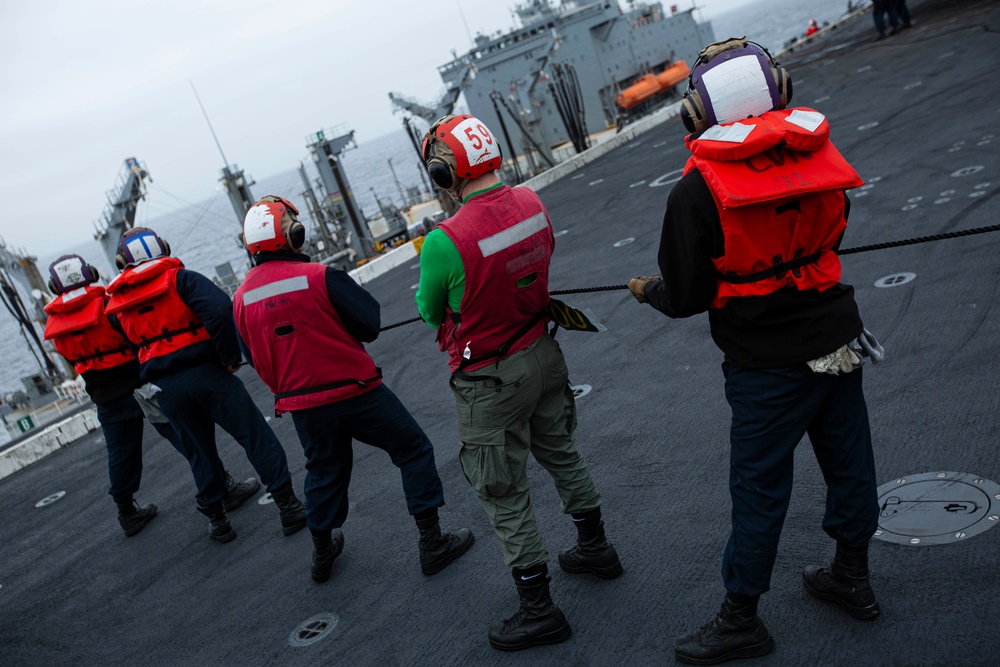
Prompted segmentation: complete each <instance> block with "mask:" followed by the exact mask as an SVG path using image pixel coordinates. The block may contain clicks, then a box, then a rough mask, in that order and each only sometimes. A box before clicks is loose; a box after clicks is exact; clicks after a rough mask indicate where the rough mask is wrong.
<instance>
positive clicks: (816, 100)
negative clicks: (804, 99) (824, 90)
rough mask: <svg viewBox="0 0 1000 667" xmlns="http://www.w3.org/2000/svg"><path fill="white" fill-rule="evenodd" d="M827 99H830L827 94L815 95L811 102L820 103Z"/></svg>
mask: <svg viewBox="0 0 1000 667" xmlns="http://www.w3.org/2000/svg"><path fill="white" fill-rule="evenodd" d="M828 99H830V96H829V95H824V96H823V97H817V98H816V99H815V100H813V104H822V103H823V102H826V101H827V100H828Z"/></svg>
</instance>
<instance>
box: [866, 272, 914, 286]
mask: <svg viewBox="0 0 1000 667" xmlns="http://www.w3.org/2000/svg"><path fill="white" fill-rule="evenodd" d="M916 277H917V274H915V273H894V274H892V275H891V276H885V277H883V278H879V279H878V280H876V281H875V287H898V286H900V285H905V284H906V283H908V282H910V281H911V280H913V279H914V278H916Z"/></svg>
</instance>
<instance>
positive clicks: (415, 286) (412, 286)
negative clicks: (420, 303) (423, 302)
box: [410, 283, 420, 289]
mask: <svg viewBox="0 0 1000 667" xmlns="http://www.w3.org/2000/svg"><path fill="white" fill-rule="evenodd" d="M418 287H420V283H414V284H412V285H410V289H417V288H418Z"/></svg>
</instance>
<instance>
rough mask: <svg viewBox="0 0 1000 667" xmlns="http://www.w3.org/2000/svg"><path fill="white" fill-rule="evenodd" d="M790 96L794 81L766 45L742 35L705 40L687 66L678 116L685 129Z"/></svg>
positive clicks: (763, 108)
mask: <svg viewBox="0 0 1000 667" xmlns="http://www.w3.org/2000/svg"><path fill="white" fill-rule="evenodd" d="M791 98H792V81H791V78H790V77H789V76H788V72H786V71H785V69H784V68H783V67H781V65H779V64H778V63H777V62H775V60H774V59H773V58H772V57H771V54H770V53H768V51H767V49H765V48H764V47H762V46H760V45H759V44H757V43H756V42H751V41H749V40H747V39H746V38H745V37H733V38H730V39H727V40H724V41H722V42H715V43H713V44H709V45H708V46H706V47H705V48H704V49H702V50H701V52H700V53H699V54H698V60H697V61H695V64H694V65H693V66H692V67H691V76H690V78H689V80H688V90H687V92H686V93H685V94H684V100H683V104H682V108H681V120H682V121H683V122H684V127H685V128H687V130H688V131H689V132H702V131H704V130H706V129H708V128H709V127H711V126H713V125H719V124H724V123H730V122H733V121H736V120H740V119H743V118H747V117H750V116H759V115H760V114H762V113H764V112H767V111H771V110H773V109H784V108H785V107H786V106H788V102H789V101H790V100H791Z"/></svg>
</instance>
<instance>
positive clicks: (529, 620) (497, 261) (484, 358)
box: [416, 114, 622, 650]
mask: <svg viewBox="0 0 1000 667" xmlns="http://www.w3.org/2000/svg"><path fill="white" fill-rule="evenodd" d="M422 157H423V160H424V163H425V166H426V168H427V172H428V174H429V175H430V177H431V179H432V180H433V181H434V183H435V184H436V185H437V186H438V187H439V188H441V189H442V190H445V191H447V192H448V193H449V194H450V195H451V196H452V197H453V198H454V199H455V200H456V201H457V202H459V203H461V204H462V206H461V208H460V209H459V210H458V212H457V213H456V214H455V215H454V216H453V217H451V218H449V219H448V220H445V221H444V222H443V223H441V224H440V225H439V226H438V227H437V228H436V229H434V230H433V231H431V232H430V233H429V234H428V235H427V238H426V240H425V241H424V245H423V248H422V250H421V254H420V285H419V289H418V290H417V295H416V300H417V308H418V311H419V313H420V316H421V317H422V318H423V320H424V321H425V322H426V323H427V324H428V325H430V326H431V327H433V328H436V329H437V340H438V346H439V347H440V349H441V350H442V351H445V352H447V353H448V356H449V368H450V369H451V373H452V376H451V380H450V385H451V388H452V391H453V393H454V394H455V404H456V408H457V412H458V435H459V440H461V450H460V452H459V460H460V462H461V464H462V469H463V470H464V472H465V476H466V478H467V479H468V480H469V482H470V484H471V485H472V486H473V488H474V489H475V490H476V493H477V494H478V496H479V500H480V502H481V503H482V506H483V509H484V510H486V514H487V516H488V517H489V520H490V523H491V524H492V526H493V530H494V531H495V532H496V535H497V537H498V538H499V539H500V544H501V547H502V548H503V553H504V559H505V561H506V564H507V566H508V567H511V568H512V574H513V577H514V583H515V585H516V586H517V592H518V595H519V597H520V601H521V605H520V609H519V610H518V611H517V612H516V613H515V614H514V615H513V616H511V617H510V618H508V619H506V620H504V621H500V622H496V623H494V624H492V625H491V626H490V629H489V640H490V643H491V644H492V645H493V646H494V647H495V648H498V649H501V650H518V649H523V648H527V647H529V646H534V645H536V644H550V643H557V642H561V641H564V640H565V639H567V638H568V637H569V636H570V625H569V623H568V622H567V621H566V617H565V616H564V615H563V612H562V611H560V610H559V608H558V607H556V605H555V604H554V603H553V601H552V598H551V596H550V592H549V581H550V579H549V576H548V565H547V561H548V559H549V554H548V552H547V551H546V550H545V545H544V544H543V542H542V536H541V533H540V532H539V529H538V524H537V523H536V521H535V514H534V509H533V508H532V505H531V496H530V493H529V488H528V477H527V471H526V465H527V460H528V454H529V453H530V454H531V455H533V456H534V457H535V460H537V461H538V462H539V463H540V464H541V465H542V467H544V468H545V469H546V470H547V471H548V472H549V474H550V475H551V476H552V479H553V481H554V482H555V485H556V488H557V489H558V492H559V497H560V499H561V501H562V508H563V511H564V512H566V513H567V514H570V515H572V518H573V523H574V524H575V525H576V527H577V531H578V540H577V545H576V546H574V547H573V548H571V549H569V550H567V551H564V552H562V553H560V554H559V565H560V567H562V568H563V570H565V571H567V572H572V573H590V574H594V575H596V576H598V577H601V578H604V579H614V578H615V577H617V576H619V575H620V574H621V573H622V565H621V562H620V561H619V559H618V553H617V552H616V551H615V548H614V547H613V546H612V545H611V544H610V543H609V542H608V541H607V539H606V537H605V533H604V523H603V521H602V520H601V496H600V494H599V493H598V491H597V488H596V486H595V485H594V482H593V480H592V479H591V476H590V471H589V469H588V467H587V464H586V462H585V461H584V459H583V456H581V454H580V452H579V450H578V449H577V447H576V444H575V442H574V439H573V430H574V428H575V427H576V408H575V404H574V399H573V392H572V390H571V389H570V386H569V380H568V371H567V368H566V361H565V359H564V358H563V355H562V351H561V350H560V348H559V345H558V344H557V343H556V342H555V339H554V338H553V337H552V336H550V335H549V334H548V333H547V332H546V321H547V318H546V307H547V306H548V305H549V303H550V301H551V297H550V296H549V285H548V276H549V262H550V259H551V256H552V250H553V247H554V245H555V236H554V235H553V231H552V225H551V223H550V222H549V218H548V213H547V212H546V210H545V207H544V206H543V205H542V202H541V201H540V200H539V198H538V196H537V195H536V194H535V193H534V192H532V191H531V190H529V189H527V188H523V187H519V188H511V187H509V186H507V185H504V184H503V183H502V182H501V181H500V180H499V178H498V176H497V173H496V171H497V170H498V169H499V168H500V162H501V159H502V157H501V152H500V147H499V145H498V143H497V140H496V138H495V136H494V135H493V134H492V133H491V132H490V131H489V130H488V129H487V128H486V126H485V125H484V124H483V123H482V122H481V121H480V120H479V119H477V118H475V117H473V116H469V115H467V114H463V115H458V116H445V117H443V118H441V119H440V120H438V121H437V122H436V123H434V124H433V125H432V126H431V128H430V129H429V130H428V132H427V135H426V136H425V137H424V141H423V146H422Z"/></svg>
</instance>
